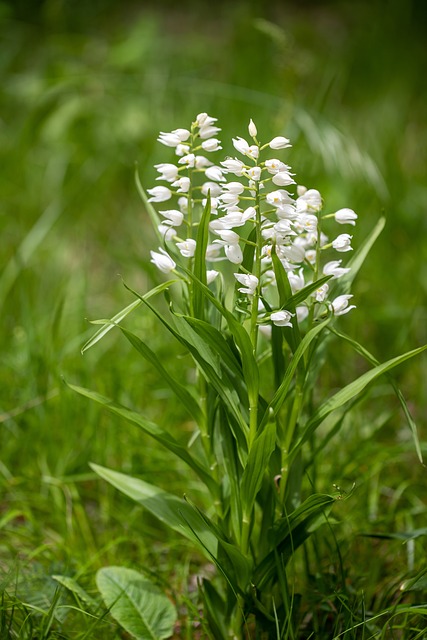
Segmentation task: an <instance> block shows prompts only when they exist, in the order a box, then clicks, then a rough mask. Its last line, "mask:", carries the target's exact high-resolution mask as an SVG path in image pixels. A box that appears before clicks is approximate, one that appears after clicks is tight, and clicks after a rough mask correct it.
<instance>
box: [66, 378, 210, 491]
mask: <svg viewBox="0 0 427 640" xmlns="http://www.w3.org/2000/svg"><path fill="white" fill-rule="evenodd" d="M67 384H68V386H69V387H70V389H73V390H74V391H77V393H80V394H81V395H82V396H85V397H86V398H90V399H91V400H95V402H98V403H99V404H101V405H103V406H104V407H105V408H106V409H108V410H109V411H111V412H112V413H115V414H116V415H119V416H121V417H122V418H124V419H125V420H127V421H128V422H131V423H132V424H135V425H136V426H137V427H140V428H141V429H142V430H143V431H144V432H145V433H148V434H149V435H150V436H152V437H153V438H154V439H155V440H157V442H160V444H162V445H163V446H164V447H166V448H167V449H169V451H172V453H174V454H175V455H176V456H178V457H179V458H181V460H184V462H186V464H188V466H189V467H190V468H191V469H193V471H195V472H196V473H197V475H198V476H199V478H200V479H201V480H202V482H204V484H205V485H206V487H207V488H208V489H209V491H210V492H211V493H212V495H214V496H215V495H217V493H218V487H217V485H216V483H215V481H214V479H213V478H212V476H211V475H210V473H209V470H208V469H207V468H206V467H204V466H203V465H202V464H201V463H200V462H199V461H198V460H196V459H195V458H193V456H192V455H191V454H190V453H189V451H188V449H186V448H185V447H183V446H182V445H180V444H179V442H177V441H176V440H175V438H174V437H173V436H171V435H170V434H169V433H167V432H166V431H164V430H163V429H161V428H160V427H159V426H158V425H156V424H155V423H154V422H150V421H149V420H146V419H145V418H144V417H143V416H142V415H141V414H139V413H137V412H136V411H132V410H131V409H128V408H127V407H124V406H123V405H121V404H118V403H116V402H114V401H113V400H111V399H110V398H107V397H105V396H102V395H101V394H99V393H97V392H96V391H91V390H90V389H85V388H84V387H78V386H76V385H73V384H69V383H67Z"/></svg>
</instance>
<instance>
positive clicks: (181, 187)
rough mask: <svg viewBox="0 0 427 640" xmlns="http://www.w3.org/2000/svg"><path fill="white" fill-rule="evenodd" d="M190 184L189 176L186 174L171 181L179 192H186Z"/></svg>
mask: <svg viewBox="0 0 427 640" xmlns="http://www.w3.org/2000/svg"><path fill="white" fill-rule="evenodd" d="M190 185H191V181H190V178H187V176H184V177H183V178H179V179H178V180H175V182H173V183H172V186H173V187H178V192H179V193H188V190H189V188H190Z"/></svg>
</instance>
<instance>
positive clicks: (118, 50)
mask: <svg viewBox="0 0 427 640" xmlns="http://www.w3.org/2000/svg"><path fill="white" fill-rule="evenodd" d="M82 5H84V6H81V7H79V9H76V8H75V7H71V5H70V4H68V3H67V2H53V1H51V2H48V1H45V2H39V3H37V6H35V5H33V3H31V2H24V1H22V2H16V3H13V2H2V3H0V20H1V48H0V65H1V70H2V83H1V87H0V104H1V120H0V154H1V159H2V163H1V164H2V171H1V175H0V193H1V196H2V197H1V199H2V207H1V214H0V215H1V217H0V222H1V225H2V243H1V248H0V252H1V264H2V270H1V273H0V306H1V316H0V317H1V322H2V331H1V334H0V340H1V353H2V357H1V366H0V388H1V389H2V393H1V400H0V427H1V430H0V451H1V456H0V487H1V495H2V499H1V504H0V533H1V537H0V594H1V595H2V598H1V600H0V637H1V638H5V639H6V638H40V639H41V638H48V637H51V638H76V639H83V638H102V639H108V638H118V637H125V636H123V635H122V633H123V632H122V631H121V630H120V629H119V627H118V626H117V625H116V623H115V621H114V620H113V618H112V617H110V616H109V615H108V613H106V609H105V606H104V605H103V604H102V603H101V600H100V597H99V594H98V592H97V589H96V585H95V580H94V576H95V573H96V571H97V570H98V569H100V568H101V567H105V566H108V565H123V566H127V567H134V568H137V569H139V570H140V571H142V572H143V573H145V574H146V575H147V576H151V577H152V578H153V579H155V580H156V581H157V582H158V583H159V584H160V585H161V586H162V587H163V588H166V589H167V590H168V593H169V595H170V596H171V598H173V599H174V601H175V602H176V603H178V606H179V610H180V611H181V612H184V611H186V613H185V615H184V613H182V615H181V628H180V629H178V627H177V630H176V637H177V638H178V637H181V638H193V637H198V635H197V634H198V633H199V634H201V633H202V631H198V630H197V628H195V627H194V624H193V623H194V621H197V619H198V601H197V587H196V584H195V579H190V578H189V576H191V575H198V574H206V575H208V576H209V575H210V572H211V571H212V567H211V566H209V565H207V564H206V563H205V561H204V560H203V559H202V557H201V556H199V555H197V553H196V554H195V553H194V551H193V549H192V546H191V545H190V544H189V543H188V542H186V541H185V540H184V539H182V538H181V537H179V536H178V535H173V534H171V533H170V532H169V531H168V530H167V529H166V528H165V527H164V526H162V525H161V524H159V523H158V522H157V520H155V519H154V518H153V517H152V516H151V515H150V514H148V513H147V512H146V511H144V510H143V509H142V508H141V507H139V506H138V505H136V504H134V503H132V502H131V501H129V500H128V499H127V498H126V497H125V496H123V495H121V494H120V493H119V492H117V491H116V490H115V489H113V488H112V487H111V486H109V485H108V484H107V483H105V482H104V481H102V480H100V479H99V478H98V477H97V476H96V475H95V474H94V473H93V472H92V471H91V468H90V467H89V463H90V462H95V463H97V464H100V465H103V466H106V467H110V468H112V469H117V470H120V471H123V472H126V473H130V474H133V475H135V476H140V477H142V478H145V479H149V480H150V481H151V482H153V483H155V484H158V485H159V486H161V487H163V488H169V489H170V488H171V487H173V491H174V493H176V494H182V493H184V492H185V493H190V492H192V496H193V497H194V496H197V495H198V492H199V491H200V488H199V486H198V483H197V481H196V478H193V477H191V478H190V481H189V479H188V472H187V471H186V469H185V467H184V466H183V464H182V463H180V462H179V461H176V460H175V458H174V457H173V456H172V455H170V454H169V453H168V452H167V451H164V450H163V449H161V448H160V447H158V446H157V445H155V444H153V443H152V442H151V441H150V440H149V439H148V437H146V436H145V435H143V434H142V433H141V431H138V430H137V429H135V428H132V427H131V426H129V425H127V424H125V423H124V422H123V421H122V420H121V419H120V418H119V417H116V416H114V415H112V414H110V413H107V412H105V411H104V410H103V409H102V408H101V407H100V406H98V405H96V404H95V403H91V402H89V401H88V400H87V399H85V398H83V397H81V396H78V395H77V394H75V393H74V392H73V391H72V390H70V389H69V388H68V387H67V385H66V384H65V382H70V383H75V384H78V385H81V386H84V387H90V388H93V389H96V390H97V391H99V392H100V393H102V394H105V395H106V396H109V397H113V398H115V399H116V400H118V401H120V402H122V403H123V404H126V405H129V406H133V407H137V408H138V410H140V411H141V412H142V413H143V414H144V415H145V416H146V417H147V418H148V419H150V420H153V421H155V422H157V423H158V424H159V425H160V426H162V427H163V428H164V429H167V430H168V431H170V432H171V433H173V434H174V435H175V436H176V437H177V438H179V439H180V440H181V441H183V442H184V441H186V439H187V434H188V433H189V429H190V425H189V424H188V416H187V414H186V412H185V410H184V409H183V408H182V407H181V406H180V405H179V403H178V402H177V401H176V400H174V398H173V397H172V396H171V394H170V393H169V390H168V389H166V388H165V385H164V382H163V381H162V379H161V377H160V376H159V374H158V372H156V370H153V368H152V367H150V366H149V364H147V363H145V362H144V361H142V360H141V359H140V358H138V355H137V354H136V353H135V352H134V351H132V349H131V346H130V345H129V344H127V342H126V341H125V340H124V339H123V337H121V336H120V335H118V332H117V333H116V332H114V331H113V332H111V333H110V334H109V336H107V337H106V338H105V339H104V340H103V341H102V342H100V343H99V344H98V345H97V346H96V347H95V348H93V349H91V350H90V351H88V352H87V353H86V354H85V355H84V356H82V355H81V353H80V349H81V346H82V345H83V344H84V343H85V341H86V340H87V339H88V338H89V337H90V336H91V335H92V333H93V331H94V328H93V326H91V325H90V324H89V322H88V320H91V319H96V318H108V317H111V316H112V315H114V313H116V312H117V311H118V310H119V309H121V308H123V307H125V306H126V305H127V304H129V302H131V301H132V298H131V297H130V295H129V292H128V291H127V290H126V289H125V288H124V287H123V285H122V278H123V279H124V280H125V281H126V283H128V284H129V285H130V286H132V288H134V289H137V290H138V291H139V292H141V293H142V292H144V291H146V290H148V289H149V288H151V287H152V286H154V285H155V284H157V283H158V282H160V281H161V277H160V275H159V273H158V272H157V271H156V269H155V267H154V266H153V265H152V264H150V262H149V251H150V249H152V248H155V247H154V243H155V242H156V240H155V235H154V232H153V231H152V229H151V226H150V222H149V219H148V216H147V213H146V210H145V208H144V206H143V204H142V202H141V200H140V198H139V196H138V192H137V189H136V186H135V182H134V166H135V163H138V168H139V174H140V177H141V180H142V182H143V184H144V185H145V186H152V185H153V184H154V180H155V177H156V173H155V170H154V168H153V165H154V164H156V163H159V162H162V161H163V158H164V155H162V154H164V148H162V147H161V145H159V144H158V143H157V142H156V138H157V136H158V132H159V131H160V130H163V131H170V130H171V129H173V128H176V127H187V126H189V123H191V121H192V120H193V119H194V117H195V115H196V114H197V113H200V112H204V111H206V112H208V113H210V114H212V115H215V116H217V117H218V118H219V119H220V120H221V126H222V129H223V132H222V134H221V137H222V139H223V140H224V149H225V151H226V152H229V153H230V154H232V155H233V150H232V146H231V142H226V141H227V140H228V141H231V137H232V136H235V135H241V136H244V135H246V133H247V124H248V122H249V119H250V118H253V119H254V120H255V121H256V123H257V126H258V130H259V131H260V132H261V131H262V136H263V139H265V140H268V139H270V138H271V137H273V136H275V135H286V136H288V137H289V138H291V140H292V142H293V148H292V150H291V151H290V156H289V157H290V162H291V164H292V167H293V168H294V169H295V170H296V171H297V173H298V177H299V179H300V180H301V182H303V184H305V185H306V186H307V187H315V188H317V189H319V191H320V192H321V193H322V195H323V197H324V200H325V202H326V203H327V206H328V208H329V209H330V210H331V211H334V210H336V209H338V208H340V207H341V206H348V207H351V208H352V209H354V210H355V211H357V213H358V215H359V220H358V226H357V227H356V229H355V230H354V245H355V246H357V245H358V243H361V242H362V241H363V239H364V238H365V237H366V236H367V235H368V234H369V232H370V231H371V229H372V228H373V227H374V225H375V223H376V222H377V220H378V219H379V218H380V216H381V215H385V216H386V220H387V223H386V227H385V230H384V231H383V233H382V234H381V236H380V238H379V239H378V240H377V242H376V244H375V246H374V248H373V250H372V251H371V253H370V255H369V257H368V259H367V260H366V262H365V264H364V266H363V269H362V270H361V272H360V274H359V276H358V278H357V281H356V283H355V286H354V289H353V293H354V297H355V300H357V302H356V304H357V309H356V310H355V311H354V313H352V314H349V315H348V316H345V317H344V318H342V319H341V323H340V324H339V328H340V329H341V330H343V331H345V333H347V334H348V335H350V336H352V337H353V338H354V339H356V340H358V341H359V342H361V343H362V344H363V345H364V346H365V347H366V348H367V349H368V350H369V351H370V352H371V353H373V354H374V355H375V356H376V357H377V358H378V359H379V360H380V361H384V360H387V359H389V358H391V357H393V356H395V355H397V354H399V353H403V352H404V351H407V350H409V349H411V348H415V347H417V346H420V345H422V344H425V343H426V342H427V331H426V326H427V322H426V320H427V312H426V309H427V307H426V301H427V241H426V238H427V218H426V215H425V213H426V209H427V186H426V184H425V176H426V169H427V162H426V149H427V125H426V118H425V100H426V87H425V83H423V82H422V81H421V78H422V77H423V73H424V71H423V70H424V68H425V64H426V56H427V50H426V47H425V42H424V41H425V35H426V25H427V20H426V12H425V8H424V6H423V3H421V2H416V1H415V0H414V1H413V2H405V1H404V0H401V1H398V0H397V1H396V2H393V3H390V4H387V5H386V3H383V2H378V3H365V2H360V3H352V2H345V1H341V2H320V3H316V2H304V3H298V2H293V3H285V2H283V3H280V2H276V3H267V2H266V3H251V2H236V3H233V4H232V5H231V4H230V3H227V2H223V3H219V4H218V6H217V9H216V11H215V12H213V11H212V10H209V8H208V7H207V5H205V4H204V3H196V2H194V3H191V2H183V3H180V5H179V7H178V6H177V4H176V3H173V2H160V3H157V4H155V3H138V2H126V3H116V2H113V0H109V1H108V0H104V1H103V2H101V1H99V2H94V3H90V6H89V3H87V4H86V3H82ZM227 145H228V147H227ZM343 203H344V204H343ZM128 326H130V327H131V328H133V329H135V330H137V331H138V332H140V333H141V335H144V336H145V339H149V342H150V347H151V348H152V349H153V351H155V352H156V354H157V356H158V358H159V360H161V361H162V362H164V363H172V362H173V368H174V372H175V374H176V377H177V378H183V377H185V375H186V361H185V359H184V358H181V357H180V356H181V354H180V352H179V351H178V350H176V349H175V350H174V349H173V348H172V349H171V346H170V344H169V343H168V341H167V339H166V334H165V333H164V332H162V331H160V330H159V328H158V326H157V324H156V323H155V319H154V318H153V316H152V315H150V314H149V313H148V311H145V312H141V313H139V314H138V315H136V316H133V317H132V318H130V319H129V323H128ZM148 336H149V338H147V337H148ZM328 359H329V368H328V373H327V374H325V377H324V379H323V380H322V388H323V385H324V389H328V390H330V389H331V388H332V389H338V388H340V387H342V386H343V385H345V384H346V383H347V382H349V381H350V380H351V379H353V378H354V377H356V376H357V375H360V373H361V372H362V371H364V370H365V369H366V363H365V361H364V360H363V359H362V358H361V357H359V356H355V355H354V353H353V352H352V351H351V349H350V348H346V347H340V349H339V351H335V350H333V349H331V350H330V352H328ZM394 377H395V380H396V381H397V383H398V385H399V387H400V389H401V390H402V392H403V394H404V395H405V397H406V399H407V401H408V405H409V407H410V410H411V413H412V415H413V417H414V419H415V421H416V423H417V426H418V430H419V437H420V441H421V448H422V451H423V453H424V456H425V455H426V454H427V452H426V446H425V444H424V441H425V434H426V432H427V422H426V415H427V394H426V388H425V380H426V378H427V359H426V357H425V355H423V356H421V357H419V358H417V359H414V360H411V361H409V362H408V363H406V364H403V365H402V366H400V367H399V368H398V369H397V370H396V371H395V372H394ZM322 388H320V389H319V390H318V393H319V395H321V394H322ZM310 480H311V481H312V482H313V483H314V484H315V487H316V490H318V491H320V492H326V493H327V492H330V491H332V487H334V486H339V487H340V488H341V490H342V491H343V494H344V495H346V494H350V495H349V497H348V498H347V499H346V500H343V501H342V503H341V504H340V505H339V507H338V508H336V509H335V510H334V512H333V517H334V520H333V521H331V526H329V527H323V528H322V529H319V531H318V532H316V534H315V535H314V536H313V537H312V538H311V539H310V541H309V542H308V543H307V545H306V547H305V548H304V551H303V552H301V556H300V557H298V558H297V559H296V561H295V563H296V564H295V574H296V575H295V591H296V594H297V596H296V598H297V599H298V598H299V597H301V602H302V604H301V609H300V611H302V614H301V620H302V622H301V625H300V631H299V634H300V635H296V636H289V637H298V638H299V637H301V638H303V637H312V638H319V639H322V638H331V637H334V635H337V636H338V634H339V633H341V635H340V636H339V637H342V638H365V639H366V640H367V639H368V638H370V637H372V638H374V637H375V638H406V639H415V638H425V637H427V636H426V635H425V631H424V628H425V626H426V624H425V612H426V610H425V608H424V609H423V610H420V611H421V613H417V612H416V611H415V610H410V609H409V608H408V610H407V611H406V610H405V611H404V613H402V614H400V615H397V612H398V609H396V607H397V606H398V605H408V607H409V606H413V605H426V602H427V600H426V598H427V582H426V575H427V567H426V564H425V557H426V556H425V554H426V542H425V540H426V534H427V522H426V516H425V514H426V492H425V486H426V485H425V468H424V467H423V466H422V465H421V464H420V463H419V462H418V459H417V455H416V452H415V448H414V444H413V440H412V437H411V434H410V432H409V430H408V427H407V426H406V422H405V420H404V416H403V413H402V411H401V409H400V406H399V403H398V401H397V400H396V398H395V396H394V394H393V390H392V389H391V388H390V385H389V384H388V382H387V380H384V379H380V381H379V382H378V383H377V384H376V385H375V386H374V387H373V388H372V389H371V390H370V392H369V393H368V394H366V395H365V396H364V397H363V398H362V399H361V401H360V402H358V403H357V405H356V406H355V407H354V409H353V412H352V414H351V419H350V418H349V419H348V420H346V422H345V424H344V425H343V428H342V430H341V431H340V433H339V434H338V435H337V436H336V438H335V439H332V440H331V441H330V442H329V443H328V444H327V447H326V448H325V449H324V450H323V452H322V455H321V456H320V457H318V459H317V462H316V466H315V468H314V469H313V471H312V477H311V478H310ZM366 534H369V535H366ZM372 536H374V537H372ZM53 575H65V576H69V577H72V578H74V579H75V580H77V582H78V583H79V584H80V585H81V586H82V587H84V589H85V591H86V594H88V595H89V596H90V597H91V598H93V600H94V602H92V601H91V602H85V598H84V597H83V598H82V597H80V598H79V594H74V595H73V594H72V593H71V591H70V590H69V589H66V588H65V587H64V586H62V587H61V586H60V583H59V582H58V581H57V580H55V579H53V578H52V576H53ZM411 581H412V582H411ZM299 594H301V596H300V595H299ZM63 605H66V606H68V605H70V607H73V608H66V607H64V606H63ZM375 616H378V618H377V619H376V620H375V623H373V624H372V625H371V626H370V627H368V626H366V625H362V626H361V627H357V626H356V625H357V624H358V622H359V621H360V620H361V619H362V618H369V617H375ZM200 637H203V636H200Z"/></svg>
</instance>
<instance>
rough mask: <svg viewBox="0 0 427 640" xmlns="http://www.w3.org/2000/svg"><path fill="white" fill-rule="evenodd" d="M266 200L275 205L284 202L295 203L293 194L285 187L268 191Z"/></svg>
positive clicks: (280, 204)
mask: <svg viewBox="0 0 427 640" xmlns="http://www.w3.org/2000/svg"><path fill="white" fill-rule="evenodd" d="M266 201H267V202H268V204H271V205H272V206H273V207H281V206H282V205H284V204H293V200H292V198H291V196H290V195H289V193H288V192H287V191H285V190H284V189H277V191H270V193H267V196H266Z"/></svg>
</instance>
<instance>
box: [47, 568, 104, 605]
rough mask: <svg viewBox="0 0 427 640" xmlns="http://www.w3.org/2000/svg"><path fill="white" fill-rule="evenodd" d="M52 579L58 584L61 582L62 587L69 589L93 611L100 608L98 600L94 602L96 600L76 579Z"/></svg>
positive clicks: (54, 577) (66, 577)
mask: <svg viewBox="0 0 427 640" xmlns="http://www.w3.org/2000/svg"><path fill="white" fill-rule="evenodd" d="M52 578H53V580H56V582H59V584H60V585H62V586H63V587H65V588H66V589H68V591H71V593H74V595H75V596H77V598H78V600H80V601H81V602H82V603H84V604H85V605H86V606H88V607H89V608H90V609H91V610H94V609H97V608H98V606H99V605H98V603H97V602H96V600H94V598H92V597H91V596H90V595H89V594H88V593H87V592H86V591H85V590H84V589H83V587H81V586H80V585H79V583H78V582H77V580H75V579H74V578H71V577H70V576H60V575H56V576H52Z"/></svg>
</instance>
